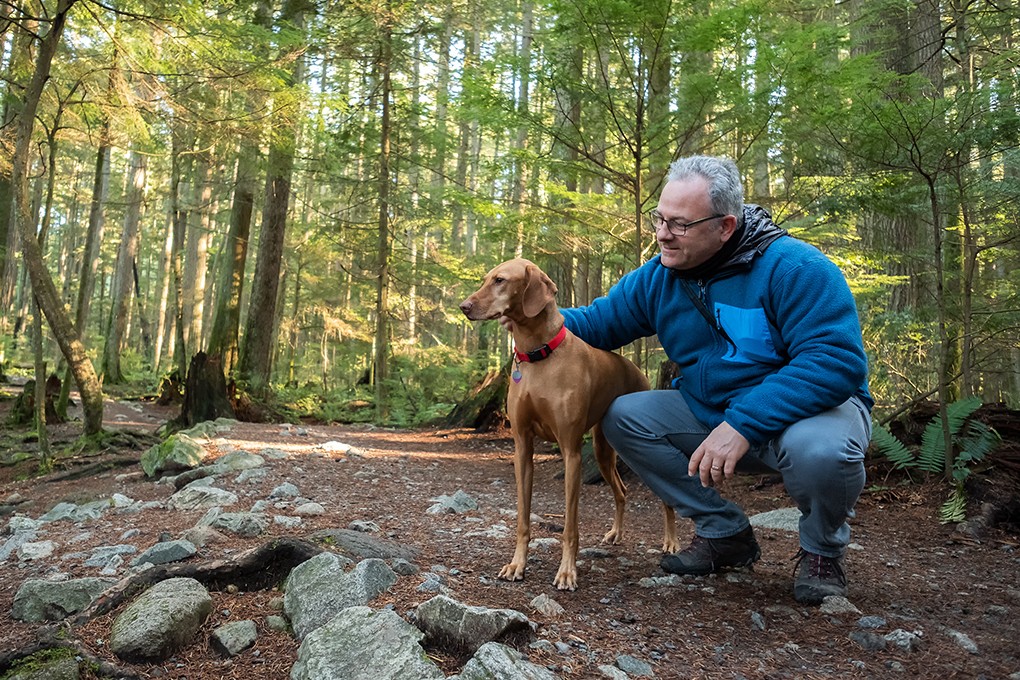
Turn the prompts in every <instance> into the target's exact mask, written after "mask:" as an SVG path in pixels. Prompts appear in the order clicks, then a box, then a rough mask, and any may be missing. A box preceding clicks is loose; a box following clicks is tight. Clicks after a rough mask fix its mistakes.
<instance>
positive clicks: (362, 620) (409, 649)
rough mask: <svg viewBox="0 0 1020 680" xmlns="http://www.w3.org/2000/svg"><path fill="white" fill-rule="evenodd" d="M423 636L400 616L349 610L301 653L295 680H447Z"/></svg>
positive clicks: (303, 646) (304, 644)
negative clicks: (426, 651)
mask: <svg viewBox="0 0 1020 680" xmlns="http://www.w3.org/2000/svg"><path fill="white" fill-rule="evenodd" d="M421 639H422V632H421V631H420V630H418V629H417V628H415V627H414V626H412V625H411V624H409V623H407V622H406V621H404V620H403V619H402V618H400V616H398V615H397V613H396V612H394V611H392V610H389V609H384V610H381V611H375V610H372V609H371V608H369V607H362V606H358V607H349V608H347V609H345V610H343V611H342V612H340V613H339V614H337V615H336V616H335V617H333V618H332V619H331V620H330V621H329V622H328V623H327V624H326V625H324V626H322V627H320V628H319V629H318V630H316V631H314V632H313V633H311V634H310V635H309V636H308V637H306V638H305V640H304V642H302V643H301V647H300V649H298V659H297V662H296V663H295V664H294V667H293V668H292V669H291V673H290V677H291V680H378V679H379V678H414V679H415V680H433V679H434V680H441V679H442V678H445V674H444V673H443V672H442V670H440V669H439V667H438V666H436V664H434V663H433V662H432V661H431V660H430V659H429V658H428V656H426V654H425V650H423V649H422V648H421V646H420V645H419V644H418V643H419V642H420V641H421Z"/></svg>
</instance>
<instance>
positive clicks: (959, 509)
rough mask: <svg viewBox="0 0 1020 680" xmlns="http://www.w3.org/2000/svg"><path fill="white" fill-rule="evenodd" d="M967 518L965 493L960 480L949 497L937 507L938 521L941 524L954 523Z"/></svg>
mask: <svg viewBox="0 0 1020 680" xmlns="http://www.w3.org/2000/svg"><path fill="white" fill-rule="evenodd" d="M965 519H967V494H966V493H965V492H964V490H963V483H962V482H960V483H958V484H957V485H956V487H955V488H954V489H953V493H951V494H950V495H949V499H948V500H946V502H945V503H943V504H942V507H940V508H939V521H940V522H942V523H943V524H956V523H957V522H962V521H963V520H965Z"/></svg>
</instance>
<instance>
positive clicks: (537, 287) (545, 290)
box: [521, 264, 556, 318]
mask: <svg viewBox="0 0 1020 680" xmlns="http://www.w3.org/2000/svg"><path fill="white" fill-rule="evenodd" d="M525 275H526V276H525V280H524V295H523V298H524V300H523V303H522V305H521V306H522V307H523V309H524V316H526V317H529V318H530V317H533V316H538V313H539V312H541V311H542V310H543V309H544V308H545V306H546V305H547V304H549V303H550V302H552V301H553V300H554V299H556V284H555V283H553V282H552V279H550V278H549V276H548V275H547V274H546V273H545V272H544V271H542V270H541V269H539V268H538V267H536V266H535V265H533V264H529V265H528V267H527V269H526V270H525Z"/></svg>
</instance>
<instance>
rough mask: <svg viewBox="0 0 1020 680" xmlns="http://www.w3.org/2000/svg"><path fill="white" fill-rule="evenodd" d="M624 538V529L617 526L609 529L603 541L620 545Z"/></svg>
mask: <svg viewBox="0 0 1020 680" xmlns="http://www.w3.org/2000/svg"><path fill="white" fill-rule="evenodd" d="M622 540H623V529H617V528H616V527H615V526H614V527H613V528H612V529H610V530H609V531H607V532H606V535H605V536H603V537H602V542H603V543H609V544H610V545H619V544H620V541H622Z"/></svg>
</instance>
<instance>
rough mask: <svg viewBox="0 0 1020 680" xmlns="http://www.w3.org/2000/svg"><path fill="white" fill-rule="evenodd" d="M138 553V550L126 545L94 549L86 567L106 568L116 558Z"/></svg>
mask: <svg viewBox="0 0 1020 680" xmlns="http://www.w3.org/2000/svg"><path fill="white" fill-rule="evenodd" d="M136 552H138V548H136V547H135V546H133V545H128V544H126V543H124V544H120V545H100V546H97V547H95V548H93V549H92V554H91V555H89V558H88V559H87V560H85V566H86V567H99V568H102V567H105V566H106V565H108V564H109V563H110V561H111V560H112V559H113V558H114V557H119V556H121V555H131V554H133V553H136Z"/></svg>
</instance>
